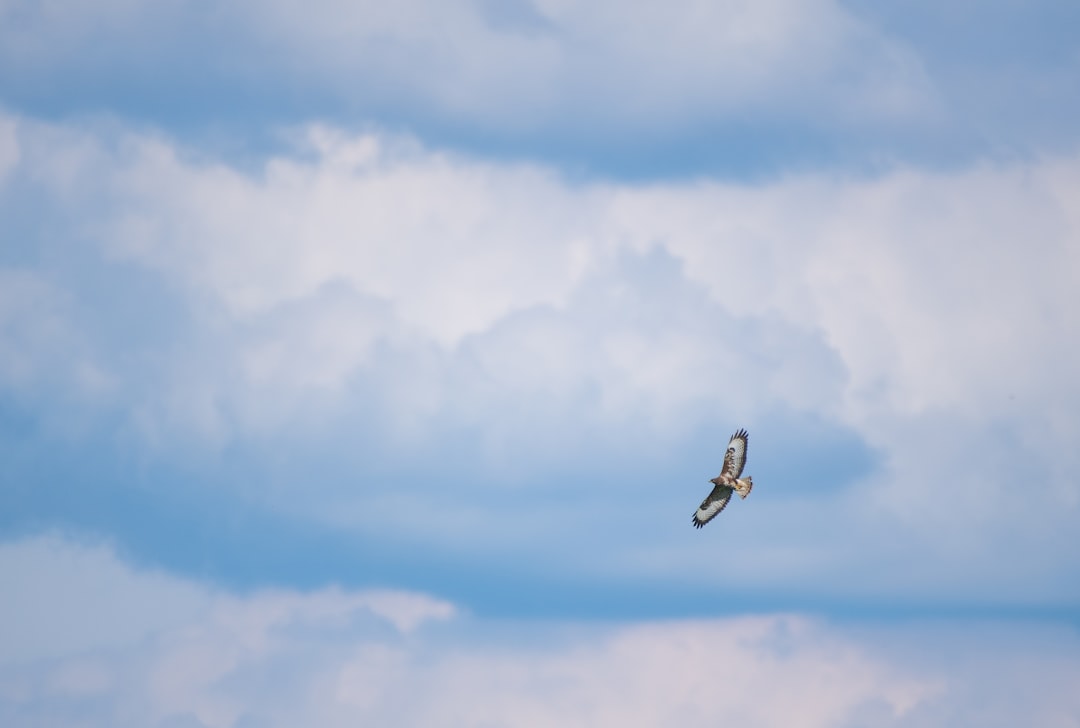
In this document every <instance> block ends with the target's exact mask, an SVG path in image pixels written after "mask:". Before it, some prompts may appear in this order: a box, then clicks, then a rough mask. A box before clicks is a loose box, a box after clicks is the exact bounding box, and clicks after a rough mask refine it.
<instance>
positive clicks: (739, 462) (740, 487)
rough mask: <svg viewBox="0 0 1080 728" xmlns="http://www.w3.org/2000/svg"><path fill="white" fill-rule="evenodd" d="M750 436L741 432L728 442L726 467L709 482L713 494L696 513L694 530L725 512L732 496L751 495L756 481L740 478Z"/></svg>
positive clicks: (725, 458)
mask: <svg viewBox="0 0 1080 728" xmlns="http://www.w3.org/2000/svg"><path fill="white" fill-rule="evenodd" d="M749 439H750V436H749V435H747V434H746V430H739V431H738V432H736V433H735V434H734V435H732V436H731V439H730V440H728V446H727V452H726V453H724V467H723V469H722V470H721V471H720V474H719V475H717V476H716V477H715V478H713V479H712V480H710V481H709V482H710V483H712V484H713V489H712V492H711V493H709V495H708V497H706V498H705V500H703V501H701V505H700V506H698V509H697V511H695V513H694V528H701V527H702V526H704V525H705V524H706V523H708V522H709V521H711V520H712V519H713V518H715V517H716V514H717V513H719V512H720V511H722V510H724V507H725V506H726V505H727V504H728V501H729V500H731V494H732V493H733V492H734V493H738V494H739V496H740V497H742V498H745V497H746V496H748V495H750V489H751V488H753V487H754V481H753V480H752V479H751V478H750V476H749V475H748V476H746V477H745V478H740V477H739V476H740V475H742V471H743V466H744V465H746V442H747V440H749Z"/></svg>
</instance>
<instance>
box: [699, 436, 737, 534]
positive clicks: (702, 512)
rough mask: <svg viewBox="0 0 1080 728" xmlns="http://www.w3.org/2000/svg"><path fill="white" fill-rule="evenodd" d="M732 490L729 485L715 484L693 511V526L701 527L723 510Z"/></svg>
mask: <svg viewBox="0 0 1080 728" xmlns="http://www.w3.org/2000/svg"><path fill="white" fill-rule="evenodd" d="M729 452H730V450H729ZM732 492H734V490H733V489H732V488H731V487H730V486H727V485H719V484H717V485H716V486H715V487H714V488H713V489H712V492H711V493H709V495H708V497H707V498H706V499H705V500H703V501H701V505H700V506H698V509H697V511H695V512H694V528H701V527H702V526H704V525H705V524H706V523H708V522H709V521H711V520H712V519H713V518H715V517H716V514H717V513H719V512H720V511H722V510H724V506H726V505H727V504H728V501H730V500H731V494H732Z"/></svg>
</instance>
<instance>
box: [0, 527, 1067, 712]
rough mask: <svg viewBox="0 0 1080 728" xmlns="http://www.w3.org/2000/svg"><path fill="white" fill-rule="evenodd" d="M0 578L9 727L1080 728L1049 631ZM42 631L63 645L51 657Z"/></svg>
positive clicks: (54, 574)
mask: <svg viewBox="0 0 1080 728" xmlns="http://www.w3.org/2000/svg"><path fill="white" fill-rule="evenodd" d="M73 570H74V571H76V572H78V573H79V574H80V575H81V577H80V578H79V579H78V580H77V583H75V584H73V583H72V581H71V579H70V576H71V573H72V571H73ZM0 577H2V578H3V579H4V582H5V583H11V580H12V579H14V580H15V581H16V582H17V583H19V584H20V585H23V586H27V587H29V593H30V594H31V595H32V596H33V597H34V599H33V601H29V600H27V601H21V602H15V603H11V602H9V601H5V603H4V605H3V612H4V613H3V619H2V620H0V626H2V627H3V628H4V629H10V628H11V624H12V622H13V621H14V622H15V623H18V624H21V625H23V627H24V629H23V631H22V633H21V634H20V635H19V636H18V640H19V641H20V642H21V643H22V645H23V646H22V649H20V650H18V651H17V652H13V651H12V649H11V647H10V646H11V645H12V644H13V642H11V641H9V640H8V639H5V640H4V641H3V645H4V647H3V648H2V649H0V716H3V718H4V724H5V725H10V726H13V727H18V726H29V725H40V724H42V723H49V724H64V725H79V726H110V727H123V726H172V727H176V726H192V727H193V726H209V727H213V728H219V727H221V728H224V727H228V726H237V727H239V726H294V725H301V724H306V725H321V726H337V725H342V726H344V725H356V724H357V723H358V722H359V723H364V724H382V725H389V724H393V725H401V726H412V725H424V726H433V725H435V726H441V725H446V726H450V725H476V726H480V725H515V726H524V725H535V726H549V725H564V724H565V723H566V722H567V721H569V722H572V723H574V724H575V725H586V726H610V725H614V724H618V725H628V726H664V725H670V724H671V723H672V722H673V721H675V722H678V723H679V724H681V725H690V726H696V725H702V726H704V725H716V724H717V723H718V722H724V723H726V722H732V723H738V724H739V725H745V726H775V725H800V726H808V727H813V726H847V725H851V726H855V725H859V726H915V725H919V726H948V725H955V724H956V721H957V720H961V721H963V720H974V721H976V722H978V723H979V725H986V726H1008V725H1015V724H1016V722H1017V721H1021V722H1028V723H1030V724H1032V725H1041V726H1042V725H1045V726H1070V725H1076V724H1077V718H1078V716H1080V702H1078V698H1077V696H1076V695H1075V691H1074V690H1073V689H1072V687H1073V686H1075V683H1076V680H1077V679H1078V678H1080V659H1078V658H1077V654H1078V652H1077V647H1078V644H1077V640H1078V637H1077V635H1076V633H1075V631H1074V630H1072V629H1069V628H1065V627H1061V626H1054V625H1043V626H1036V625H1031V624H1027V623H1023V622H1019V623H1011V624H1001V623H975V624H964V623H958V622H943V623H903V622H901V623H892V624H890V625H888V626H885V625H881V624H877V623H867V624H865V625H862V626H855V625H849V626H847V627H840V626H838V625H835V624H830V623H828V622H823V621H820V620H815V619H808V618H805V617H801V616H798V615H764V616H743V617H733V618H725V619H698V620H693V621H664V622H639V623H619V624H615V623H604V622H590V623H581V624H578V623H562V622H517V621H493V620H485V619H477V618H474V617H469V616H467V615H462V614H460V613H459V612H458V611H457V610H455V608H454V607H453V606H452V605H450V604H448V603H446V602H443V601H440V600H438V599H433V598H431V597H428V596H424V595H421V594H409V593H402V592H350V591H343V590H340V589H336V588H330V589H324V590H320V591H316V592H295V591H261V592H257V593H254V594H250V595H246V596H235V595H229V594H225V593H218V592H212V591H208V590H207V589H206V588H205V587H202V586H199V585H197V584H193V583H190V582H185V581H181V580H177V579H175V578H170V577H165V576H161V575H157V574H150V573H146V572H140V571H133V570H131V569H130V568H129V567H127V566H125V565H124V564H123V563H121V562H119V561H117V560H116V559H115V557H114V556H113V555H112V553H111V552H110V551H109V550H108V549H105V548H102V547H100V546H78V545H75V544H72V543H70V542H65V541H62V540H58V539H55V538H44V539H34V540H29V541H22V542H18V543H14V544H8V545H6V546H3V547H0ZM180 594H182V595H186V596H185V597H184V598H183V599H180V600H177V598H176V597H177V595H180ZM88 604H95V605H97V606H98V607H100V609H101V611H104V610H112V611H113V612H115V613H117V614H122V613H125V612H127V613H130V614H137V615H141V618H142V620H143V621H146V620H156V622H155V623H150V624H146V625H145V626H146V629H144V630H142V631H141V632H140V633H138V634H136V633H134V632H133V631H132V629H131V627H130V625H123V624H120V623H119V621H117V622H116V623H112V624H102V623H101V622H99V621H97V620H95V621H87V620H85V619H83V615H85V614H86V613H87V612H86V607H87V605H88ZM162 607H164V608H165V610H164V611H163V610H162ZM94 612H95V613H100V611H99V609H94ZM55 630H59V631H61V632H65V633H73V634H71V635H70V636H71V639H70V640H69V641H68V649H67V650H66V651H60V652H57V651H56V650H55V649H54V645H53V641H54V640H53V637H52V635H51V632H53V631H55ZM9 636H11V635H9ZM132 637H136V639H132Z"/></svg>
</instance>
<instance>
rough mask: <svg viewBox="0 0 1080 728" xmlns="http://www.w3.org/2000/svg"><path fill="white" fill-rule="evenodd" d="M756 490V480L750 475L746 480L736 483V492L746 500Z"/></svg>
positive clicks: (739, 480)
mask: <svg viewBox="0 0 1080 728" xmlns="http://www.w3.org/2000/svg"><path fill="white" fill-rule="evenodd" d="M753 489H754V480H753V478H751V477H750V476H749V475H747V476H746V477H745V478H739V479H738V480H736V481H735V492H736V493H738V494H739V497H740V498H745V497H746V496H748V495H750V491H751V490H753Z"/></svg>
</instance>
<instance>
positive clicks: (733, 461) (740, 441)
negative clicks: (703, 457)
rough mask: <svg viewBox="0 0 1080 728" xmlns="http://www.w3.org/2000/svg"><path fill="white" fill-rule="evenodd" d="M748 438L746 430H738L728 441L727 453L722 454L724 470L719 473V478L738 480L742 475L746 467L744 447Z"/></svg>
mask: <svg viewBox="0 0 1080 728" xmlns="http://www.w3.org/2000/svg"><path fill="white" fill-rule="evenodd" d="M749 439H750V436H749V435H748V434H746V430H739V431H738V432H736V433H735V434H734V435H732V436H731V439H730V440H728V446H727V452H726V453H724V469H723V470H721V471H720V477H721V478H723V477H725V476H729V477H732V478H738V477H739V476H740V475H742V471H743V467H744V466H745V465H746V445H747V442H748V441H749Z"/></svg>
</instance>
